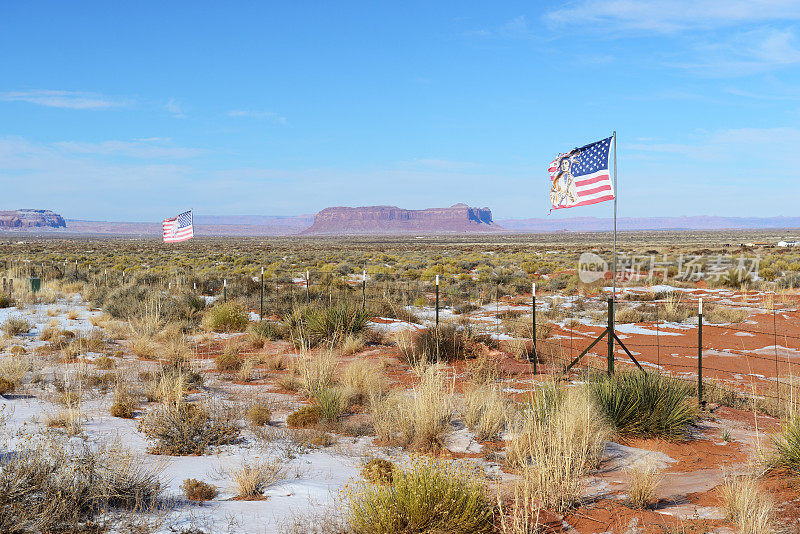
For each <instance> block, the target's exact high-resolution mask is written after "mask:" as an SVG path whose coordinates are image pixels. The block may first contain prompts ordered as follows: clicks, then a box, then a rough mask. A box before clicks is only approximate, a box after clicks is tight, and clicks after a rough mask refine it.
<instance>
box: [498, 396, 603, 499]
mask: <svg viewBox="0 0 800 534" xmlns="http://www.w3.org/2000/svg"><path fill="white" fill-rule="evenodd" d="M515 434H516V437H515V438H514V439H513V440H511V441H510V442H509V444H508V446H507V457H508V461H509V463H510V464H511V465H512V466H516V467H519V468H520V482H519V489H520V491H525V492H531V493H532V495H533V496H534V498H535V500H536V501H538V502H540V503H541V504H542V505H543V506H544V507H545V508H550V509H553V510H556V511H557V512H559V513H560V512H563V511H565V510H567V509H569V508H571V507H572V506H573V505H574V504H575V503H577V502H578V501H579V500H580V499H581V491H582V489H583V485H584V478H585V476H586V474H587V473H588V472H589V469H591V468H593V467H596V466H597V465H598V464H599V462H600V460H601V459H602V455H603V451H604V449H605V442H606V441H607V440H608V439H610V437H611V436H612V434H613V433H612V431H611V429H610V428H609V427H608V426H607V424H606V423H605V422H604V418H603V417H602V415H601V412H600V411H599V410H598V409H597V407H596V406H595V405H594V404H593V403H592V402H591V400H590V399H589V398H588V396H587V394H586V392H585V391H581V390H578V389H571V390H569V391H567V392H565V391H563V390H562V389H561V388H560V386H559V385H557V384H551V385H548V386H543V387H540V388H539V389H538V390H537V392H536V393H535V394H534V395H533V396H532V397H531V399H530V402H529V403H528V406H527V407H526V409H525V410H524V411H523V412H522V417H521V420H520V421H519V422H518V423H517V427H516V429H515Z"/></svg>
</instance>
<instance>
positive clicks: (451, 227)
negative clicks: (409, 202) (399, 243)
mask: <svg viewBox="0 0 800 534" xmlns="http://www.w3.org/2000/svg"><path fill="white" fill-rule="evenodd" d="M501 230H502V228H500V227H499V226H498V225H497V224H495V223H494V221H493V220H492V211H491V210H490V209H489V208H473V207H470V206H467V205H466V204H455V205H453V206H450V207H449V208H427V209H423V210H410V209H404V208H398V207H397V206H360V207H355V208H350V207H343V206H338V207H333V208H325V209H324V210H322V211H320V212H318V213H317V214H316V215H314V224H312V225H311V227H309V228H307V229H305V230H303V232H301V233H302V234H303V235H360V234H405V233H478V232H498V231H501Z"/></svg>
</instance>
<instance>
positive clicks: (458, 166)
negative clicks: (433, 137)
mask: <svg viewBox="0 0 800 534" xmlns="http://www.w3.org/2000/svg"><path fill="white" fill-rule="evenodd" d="M402 166H404V167H415V168H420V169H428V170H432V171H458V170H466V169H471V168H475V167H476V165H475V164H474V163H472V162H469V161H453V160H449V159H438V158H415V159H413V160H411V161H404V162H402Z"/></svg>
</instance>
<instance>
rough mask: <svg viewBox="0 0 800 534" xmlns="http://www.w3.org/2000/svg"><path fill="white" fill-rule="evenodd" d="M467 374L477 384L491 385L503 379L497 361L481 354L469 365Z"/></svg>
mask: <svg viewBox="0 0 800 534" xmlns="http://www.w3.org/2000/svg"><path fill="white" fill-rule="evenodd" d="M467 373H469V377H470V380H472V381H473V382H475V383H476V384H491V383H493V382H496V381H497V380H498V379H499V378H500V377H501V375H502V370H501V368H500V362H498V361H497V359H495V358H492V357H490V356H487V355H486V354H481V355H480V356H478V357H477V358H475V359H474V360H472V361H470V362H469V363H468V364H467Z"/></svg>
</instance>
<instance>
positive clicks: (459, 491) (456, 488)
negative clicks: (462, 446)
mask: <svg viewBox="0 0 800 534" xmlns="http://www.w3.org/2000/svg"><path fill="white" fill-rule="evenodd" d="M347 515H348V519H349V521H350V524H351V526H352V528H353V531H354V532H355V533H356V534H367V533H369V534H396V533H400V532H402V533H407V534H414V533H420V534H422V533H427V532H447V533H450V534H467V533H470V534H472V533H481V532H487V533H488V532H492V531H493V528H494V525H493V520H494V510H493V507H492V505H491V503H490V501H489V499H488V498H487V495H486V489H485V487H484V485H483V483H482V481H481V480H480V479H479V478H477V476H476V475H475V473H474V471H472V470H470V469H468V468H467V467H464V466H461V465H460V464H458V463H455V462H447V461H443V460H436V459H416V460H414V461H413V463H412V465H411V467H410V468H409V469H406V470H397V472H396V473H395V474H394V476H393V482H392V484H372V483H369V482H362V483H359V484H356V485H354V486H351V487H350V488H349V489H348V491H347Z"/></svg>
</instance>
